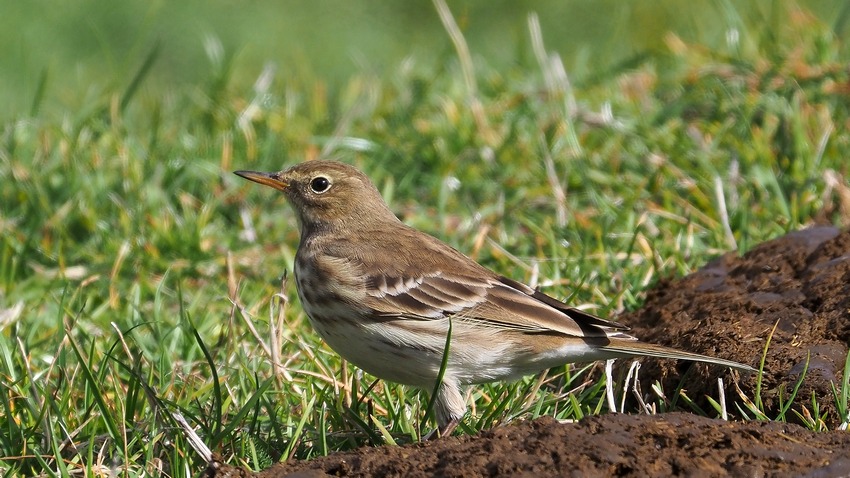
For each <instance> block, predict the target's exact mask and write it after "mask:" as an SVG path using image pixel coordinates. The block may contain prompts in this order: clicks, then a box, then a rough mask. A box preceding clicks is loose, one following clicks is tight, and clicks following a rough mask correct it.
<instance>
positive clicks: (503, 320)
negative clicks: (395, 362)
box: [363, 271, 631, 339]
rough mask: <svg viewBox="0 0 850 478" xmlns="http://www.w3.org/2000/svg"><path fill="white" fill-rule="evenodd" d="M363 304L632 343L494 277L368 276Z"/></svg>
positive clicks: (395, 312)
mask: <svg viewBox="0 0 850 478" xmlns="http://www.w3.org/2000/svg"><path fill="white" fill-rule="evenodd" d="M366 289H367V290H366V300H365V301H364V303H363V305H365V306H367V307H369V308H370V309H371V310H372V311H373V312H374V313H375V314H377V315H380V316H384V317H405V318H409V319H420V320H428V319H440V318H445V317H457V318H459V319H460V320H464V321H467V322H471V323H474V324H475V325H478V326H484V327H496V328H505V329H513V330H519V331H524V332H531V333H540V332H558V333H562V334H566V335H571V336H576V337H619V338H623V339H631V336H629V335H627V334H625V333H623V332H622V331H624V330H627V327H624V326H622V325H620V324H617V323H616V322H609V321H606V320H603V319H600V318H598V317H595V316H593V315H590V314H588V313H586V312H582V311H580V310H577V309H574V308H571V307H569V306H567V305H566V304H564V303H563V302H560V301H558V300H556V299H554V298H552V297H550V296H548V295H546V294H544V293H542V292H540V291H537V290H535V289H532V288H531V287H528V286H527V285H525V284H522V283H520V282H516V281H513V280H510V279H507V278H504V277H499V276H495V275H493V276H489V275H488V276H484V277H470V276H464V275H459V274H451V273H447V272H443V271H434V272H431V273H429V274H428V275H424V276H420V277H392V276H388V275H373V276H370V277H368V278H367V280H366Z"/></svg>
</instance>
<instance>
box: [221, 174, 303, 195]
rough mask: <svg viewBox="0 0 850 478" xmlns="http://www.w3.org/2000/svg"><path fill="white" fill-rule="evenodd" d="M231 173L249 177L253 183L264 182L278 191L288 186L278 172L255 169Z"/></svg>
mask: <svg viewBox="0 0 850 478" xmlns="http://www.w3.org/2000/svg"><path fill="white" fill-rule="evenodd" d="M233 174H235V175H237V176H242V177H243V178H245V179H249V180H251V181H254V182H255V183H260V184H265V185H266V186H271V187H273V188H275V189H277V190H278V191H284V190H286V187H287V186H289V183H287V182H286V181H284V180H282V179H281V177H280V173H260V172H257V171H233Z"/></svg>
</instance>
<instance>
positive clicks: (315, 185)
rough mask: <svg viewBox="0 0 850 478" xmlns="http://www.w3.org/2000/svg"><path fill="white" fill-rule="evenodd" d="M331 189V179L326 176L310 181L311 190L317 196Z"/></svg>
mask: <svg viewBox="0 0 850 478" xmlns="http://www.w3.org/2000/svg"><path fill="white" fill-rule="evenodd" d="M330 188H331V181H330V179H328V178H326V177H324V176H316V177H315V178H313V180H312V181H310V189H311V190H313V192H314V193H316V194H321V193H323V192H325V191H327V190H328V189H330Z"/></svg>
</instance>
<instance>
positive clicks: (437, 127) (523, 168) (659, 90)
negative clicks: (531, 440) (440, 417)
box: [0, 3, 850, 477]
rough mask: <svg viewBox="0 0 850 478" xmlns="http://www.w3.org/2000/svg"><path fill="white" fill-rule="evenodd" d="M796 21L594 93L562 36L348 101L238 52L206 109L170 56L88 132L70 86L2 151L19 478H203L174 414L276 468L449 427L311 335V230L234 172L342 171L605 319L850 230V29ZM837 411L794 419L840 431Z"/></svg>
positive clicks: (512, 387) (616, 76)
mask: <svg viewBox="0 0 850 478" xmlns="http://www.w3.org/2000/svg"><path fill="white" fill-rule="evenodd" d="M722 5H726V4H725V3H724V4H722ZM726 8H727V9H730V8H732V6H731V5H726ZM730 12H731V13H734V10H731V11H727V13H730ZM783 12H784V13H785V14H787V18H786V19H785V20H786V21H784V22H781V23H782V26H781V28H780V29H779V30H774V29H772V28H765V27H764V26H761V25H759V24H741V25H740V28H739V29H738V35H739V37H738V39H737V40H734V39H732V40H730V41H729V42H728V43H726V44H722V45H719V46H718V45H714V46H712V47H709V46H706V45H701V44H693V43H688V42H686V41H684V40H683V39H682V38H681V37H677V36H675V35H672V34H671V35H668V36H667V37H666V38H665V39H664V41H665V45H664V48H662V52H661V53H657V54H647V55H637V56H635V57H633V58H631V59H630V60H629V61H624V62H623V63H620V64H618V65H616V66H614V67H611V68H607V69H606V70H605V71H599V72H596V74H595V75H592V74H588V75H585V77H584V79H583V80H582V81H581V82H579V83H577V84H571V83H570V82H568V81H566V77H565V76H563V75H562V74H560V73H559V71H560V70H559V64H558V61H557V58H556V57H553V56H550V53H551V51H548V50H546V46H545V43H544V42H543V41H542V36H539V35H537V36H536V35H535V33H534V32H535V31H536V28H537V27H535V22H534V20H531V21H530V22H529V25H530V31H531V32H532V33H531V34H530V35H529V38H531V40H529V45H528V49H529V50H530V51H529V52H528V56H529V57H532V58H537V59H539V61H538V60H535V61H534V62H531V63H526V64H521V65H517V66H514V67H512V68H506V69H504V70H497V69H493V68H491V67H490V66H489V65H488V64H487V63H486V62H484V61H482V60H480V59H474V58H472V57H466V56H464V55H460V56H455V55H454V54H447V55H446V56H445V57H444V58H442V60H441V63H439V68H437V69H435V68H433V67H432V66H431V65H420V64H417V63H416V61H415V60H411V61H408V62H405V63H403V64H399V65H397V66H395V67H394V69H392V70H391V71H389V72H387V73H386V74H383V75H375V74H371V73H369V72H366V71H364V72H362V73H359V74H355V75H353V76H351V77H350V79H349V80H348V81H347V82H345V83H344V84H342V85H341V86H340V87H339V88H326V87H324V85H323V84H322V83H320V82H315V83H311V82H309V81H306V80H305V81H302V82H295V83H290V84H282V83H281V82H277V81H275V79H274V77H273V73H272V72H270V71H267V72H265V73H264V75H265V76H262V77H261V80H262V81H259V80H258V81H257V82H253V81H245V80H243V79H241V76H242V75H241V74H240V75H236V74H235V73H234V70H233V68H232V65H231V64H229V63H228V60H227V58H221V57H218V56H216V53H215V52H216V51H218V50H217V47H216V46H215V42H214V41H212V40H210V41H211V42H212V43H211V44H210V45H209V46H208V51H210V52H211V53H210V55H211V59H212V60H213V61H211V64H212V65H213V70H212V73H211V74H210V76H209V77H208V78H206V79H205V80H204V81H201V82H198V83H197V84H196V85H194V86H193V87H190V88H186V89H174V90H163V91H159V90H157V91H154V92H151V91H148V90H145V88H144V85H145V82H146V81H148V79H149V76H150V75H152V74H153V73H152V70H151V65H152V64H153V63H154V62H155V61H156V59H157V58H158V57H160V56H162V55H163V54H164V53H163V50H162V49H156V48H153V49H151V50H149V51H148V53H147V54H146V55H143V56H142V60H141V61H140V62H139V64H138V65H137V66H136V67H135V68H133V69H132V71H133V73H132V74H131V75H130V76H129V77H128V78H129V81H127V82H126V83H124V84H126V85H128V86H125V87H123V88H119V87H116V88H114V89H112V90H110V91H108V94H107V95H105V96H103V97H96V98H88V99H86V100H85V101H83V100H80V101H82V103H83V104H82V107H81V108H79V109H76V110H73V111H66V112H63V113H62V114H56V113H52V112H50V111H45V110H43V109H42V108H41V107H40V105H41V102H42V100H43V98H44V97H45V95H46V94H47V93H46V92H45V91H46V90H47V89H49V88H51V87H52V88H58V86H56V85H55V84H52V83H51V82H49V81H47V80H43V81H41V82H39V84H38V86H37V88H35V91H36V92H35V94H34V96H33V97H32V102H31V108H29V109H28V111H29V114H26V115H21V116H20V117H17V118H15V119H14V120H12V121H9V122H8V123H6V124H5V125H4V128H3V134H2V137H0V180H2V183H3V187H2V188H0V205H2V208H0V427H2V430H3V431H2V433H0V469H2V470H3V472H4V473H5V474H6V475H8V476H12V475H17V474H21V475H58V476H71V475H77V474H85V475H89V476H103V475H105V474H108V473H109V472H110V470H112V471H114V472H115V473H116V474H118V475H120V476H136V475H142V474H148V475H161V476H175V477H177V476H196V474H197V469H198V467H199V466H202V463H201V460H200V458H199V457H198V456H197V455H196V454H195V453H194V452H193V451H192V449H191V447H190V446H189V444H188V442H187V439H186V437H185V435H184V434H183V433H182V431H181V429H180V428H179V426H178V425H177V424H176V422H175V421H174V418H173V415H172V413H173V412H179V413H181V414H182V415H184V416H185V417H186V419H187V420H188V422H189V423H190V424H191V425H192V426H193V427H194V428H195V429H196V431H197V433H198V434H199V436H201V437H202V439H203V440H204V441H205V443H206V445H207V446H209V447H210V448H211V449H212V450H213V451H214V452H216V453H219V454H220V455H221V456H222V457H224V459H225V460H227V461H229V462H232V463H240V464H243V465H245V466H248V467H250V468H252V469H261V468H263V467H266V466H268V465H270V464H271V463H273V462H275V461H277V460H280V459H285V458H302V459H303V458H310V457H314V456H318V455H324V454H327V453H329V452H331V451H334V450H340V449H347V448H351V447H354V446H358V445H361V444H381V443H385V442H405V441H412V440H416V439H417V438H418V437H419V436H421V435H422V434H424V433H425V432H427V431H428V429H429V427H430V426H432V424H431V423H430V422H428V421H427V420H426V419H425V412H426V409H427V408H428V401H427V397H426V396H424V395H422V394H420V393H417V392H416V391H413V390H410V389H407V388H404V387H400V386H396V385H394V384H390V383H383V382H378V383H375V380H374V378H373V377H370V376H367V375H364V374H363V373H362V372H360V371H358V370H357V369H356V368H354V367H352V366H350V365H346V364H343V363H341V362H340V359H339V357H338V356H336V355H335V354H334V353H333V352H332V351H331V350H329V349H328V348H327V347H325V346H324V345H322V344H321V342H320V340H319V339H318V337H317V336H316V334H315V333H313V332H312V331H311V330H310V327H309V325H308V324H307V322H306V319H305V317H304V314H303V313H302V311H301V308H300V304H299V303H298V301H297V299H296V298H295V292H294V288H293V286H292V284H291V283H290V282H288V281H286V280H285V279H286V277H285V271H291V270H292V260H293V256H294V253H295V248H296V245H297V242H298V232H297V226H296V223H295V218H294V215H293V214H292V212H291V210H290V209H289V208H288V206H286V205H285V204H284V203H283V201H282V199H280V198H279V197H276V196H274V195H273V194H272V193H271V192H270V191H269V190H264V189H263V188H258V187H252V186H251V185H249V184H246V183H244V182H242V181H240V180H239V178H237V177H235V176H233V175H232V174H231V173H230V172H231V171H232V170H234V169H258V170H277V169H280V168H281V167H282V166H283V165H286V164H291V163H294V162H297V161H301V160H304V159H311V158H315V157H319V156H331V157H336V158H340V159H342V160H345V161H347V162H350V163H352V164H355V165H357V166H359V167H361V168H362V169H364V170H365V171H366V172H367V173H368V174H369V175H370V176H371V177H372V178H373V179H374V180H375V182H376V184H377V185H378V187H379V189H380V190H381V191H382V192H383V194H384V195H385V197H386V198H387V200H388V201H389V202H390V203H391V205H392V207H393V209H394V210H395V211H397V212H398V214H399V215H400V217H401V218H402V219H403V220H404V221H405V222H407V223H408V224H411V225H413V226H415V227H418V228H420V229H423V230H425V231H428V232H430V233H432V234H434V235H436V236H437V237H440V238H442V239H444V240H446V241H447V242H449V243H450V244H452V245H453V246H455V247H456V248H458V249H460V250H461V251H464V252H466V253H469V254H470V255H471V256H473V257H474V258H476V259H477V260H479V261H480V262H482V263H484V264H485V265H487V266H489V267H490V268H493V269H495V270H497V271H499V272H501V273H503V274H505V275H507V276H509V277H512V278H515V279H518V280H523V281H527V282H531V283H533V284H535V285H538V286H540V287H541V288H542V289H543V290H545V291H546V292H548V293H550V294H553V295H555V296H559V297H565V298H568V299H569V300H570V302H571V303H574V304H595V306H594V307H595V309H593V310H592V311H593V312H594V313H597V314H600V315H603V316H608V315H611V314H613V313H615V312H616V311H619V310H623V309H632V308H635V307H637V306H639V305H640V303H641V300H642V294H643V291H644V290H646V289H647V288H648V287H650V285H651V284H652V282H653V281H654V280H655V279H657V278H659V277H665V276H674V275H681V274H685V273H687V272H690V271H692V270H694V269H695V268H697V267H699V266H700V265H701V264H703V263H705V262H706V261H707V260H708V259H709V258H711V257H712V256H714V255H716V254H719V253H721V252H724V251H727V250H729V249H732V248H735V247H737V248H738V249H740V250H747V249H748V248H750V247H752V246H753V245H755V244H757V243H758V242H760V241H763V240H765V239H769V238H772V237H776V236H778V235H780V234H782V233H784V232H785V231H789V230H794V229H798V228H800V227H804V226H806V225H808V224H811V223H812V222H813V221H815V220H816V219H826V220H829V221H832V222H836V223H840V222H841V221H846V220H847V211H843V213H842V209H841V208H842V207H843V206H842V205H841V202H840V198H839V192H838V191H839V189H836V188H840V187H844V188H845V189H846V187H847V186H846V179H842V180H841V181H840V183H839V186H835V185H832V186H830V184H831V183H830V181H829V178H831V177H836V176H837V177H839V178H841V177H846V174H847V166H846V164H847V163H846V158H847V157H850V143H849V142H848V136H847V135H846V134H844V133H843V131H844V128H845V127H846V124H847V122H848V106H847V105H848V104H847V101H846V93H845V92H844V90H843V88H844V86H843V85H846V84H847V82H848V72H847V69H846V66H845V65H846V61H847V50H846V48H845V47H844V44H843V43H842V37H841V32H842V31H843V30H842V29H843V26H842V24H840V23H839V22H836V23H835V24H826V23H824V22H822V21H820V20H817V19H816V18H815V17H814V16H812V15H809V14H808V13H807V12H806V11H804V10H802V9H799V8H797V7H796V6H794V5H793V4H789V5H788V6H787V7H786V9H785V10H783ZM731 13H730V14H731ZM842 18H843V17H842ZM454 41H455V42H458V41H461V42H462V41H463V37H462V36H461V37H460V38H459V39H458V38H454ZM51 85H52V86H51ZM61 93H62V94H63V95H69V94H73V92H68V91H62V92H61ZM841 185H843V186H841ZM844 377H845V378H844V381H843V382H842V383H841V384H836V387H837V388H836V392H835V396H836V401H837V403H839V409H840V410H843V411H845V412H846V410H847V408H848V407H847V393H848V387H847V374H846V373H845V375H844ZM470 393H471V404H472V414H471V415H469V416H468V417H467V419H466V420H465V421H464V423H463V424H462V425H461V430H462V431H464V432H467V433H472V432H475V431H477V430H480V429H484V428H488V427H492V426H494V425H496V424H499V423H502V422H505V421H507V420H511V419H515V418H531V417H536V416H541V415H549V416H554V417H556V418H559V419H578V418H581V417H583V416H587V415H591V414H596V413H600V412H603V411H605V410H606V409H607V405H606V399H605V391H604V381H603V380H600V379H599V374H598V373H597V369H595V368H591V367H585V368H579V369H575V368H571V367H564V368H562V369H558V370H551V371H549V372H548V373H546V374H542V375H540V376H537V377H528V378H526V379H524V380H521V381H519V382H516V383H513V384H492V385H485V386H480V387H476V388H475V389H473V390H472V391H471V392H470ZM664 406H666V405H665V403H664V401H663V400H662V401H661V402H660V403H659V407H664ZM817 408H818V407H817V404H816V403H815V404H810V405H809V406H808V407H805V408H799V409H795V410H793V412H794V413H796V414H798V415H800V416H803V417H805V416H806V414H807V413H808V416H811V417H813V419H812V427H813V428H818V425H817V423H818V420H817ZM786 415H787V413H786ZM845 422H846V421H845Z"/></svg>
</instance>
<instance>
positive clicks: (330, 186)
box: [234, 160, 398, 231]
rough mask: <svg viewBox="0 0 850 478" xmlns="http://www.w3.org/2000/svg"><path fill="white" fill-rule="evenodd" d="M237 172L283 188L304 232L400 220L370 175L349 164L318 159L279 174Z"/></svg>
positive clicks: (254, 179)
mask: <svg viewBox="0 0 850 478" xmlns="http://www.w3.org/2000/svg"><path fill="white" fill-rule="evenodd" d="M234 174H237V175H239V176H241V177H243V178H245V179H249V180H251V181H254V182H256V183H260V184H264V185H266V186H270V187H273V188H275V189H277V190H278V191H282V192H283V193H284V194H285V195H286V197H287V199H289V202H290V203H291V204H292V206H293V207H294V208H295V211H296V212H297V213H298V218H299V221H300V223H301V227H302V231H304V230H308V229H309V230H315V229H338V228H340V227H342V226H345V227H347V228H355V227H358V226H363V225H372V223H374V222H380V221H398V219H397V218H396V217H395V215H394V214H393V213H392V211H390V209H389V208H388V207H387V205H386V203H384V200H383V198H382V197H381V194H380V193H379V192H378V190H377V188H375V186H374V185H373V184H372V182H371V181H370V180H369V178H368V177H366V175H365V174H363V173H361V172H360V171H358V170H357V169H356V168H354V167H352V166H349V165H347V164H343V163H339V162H336V161H324V160H314V161H307V162H304V163H300V164H296V165H295V166H292V167H291V168H288V169H284V170H283V171H280V172H277V173H261V172H256V171H235V172H234Z"/></svg>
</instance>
